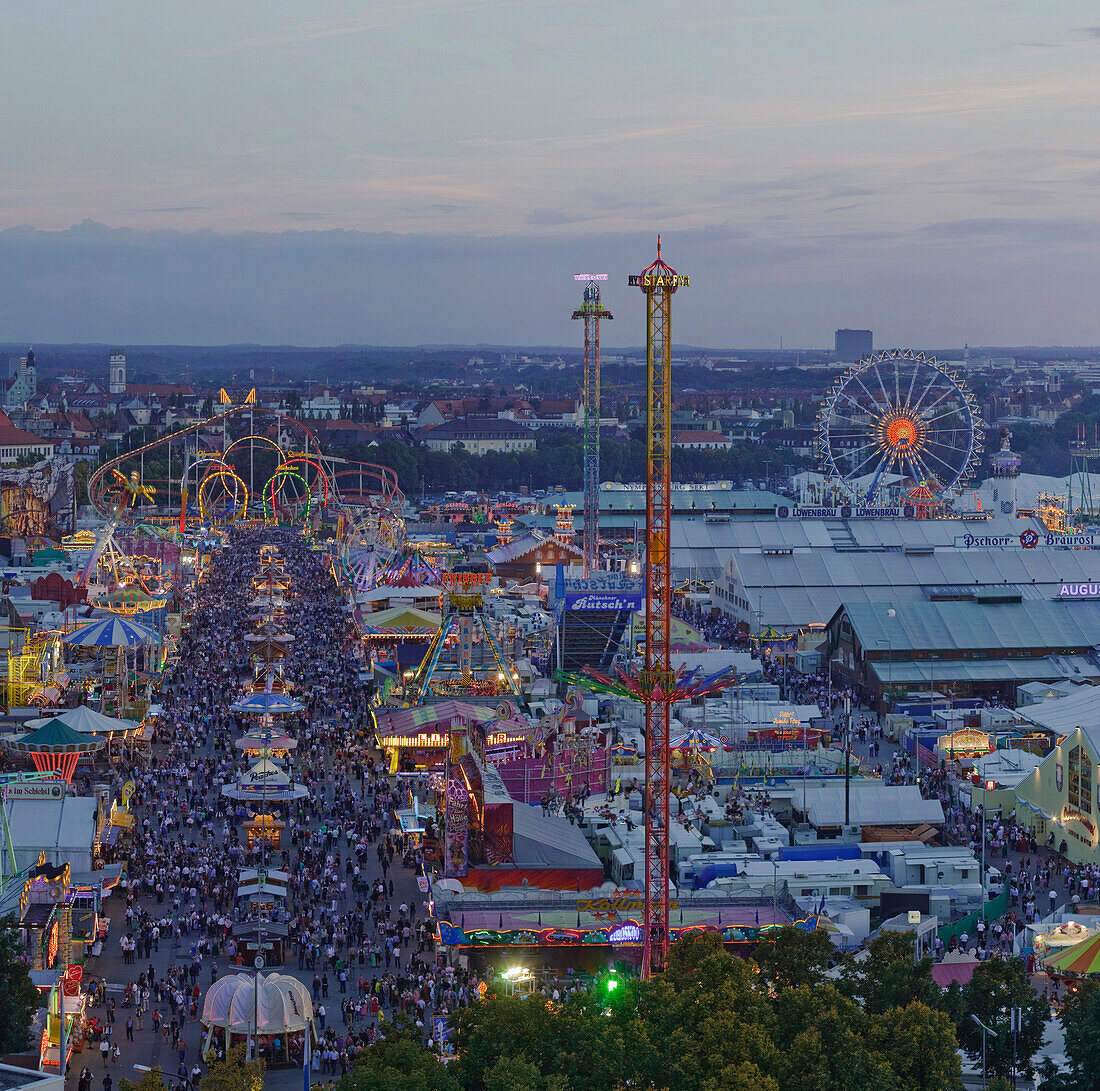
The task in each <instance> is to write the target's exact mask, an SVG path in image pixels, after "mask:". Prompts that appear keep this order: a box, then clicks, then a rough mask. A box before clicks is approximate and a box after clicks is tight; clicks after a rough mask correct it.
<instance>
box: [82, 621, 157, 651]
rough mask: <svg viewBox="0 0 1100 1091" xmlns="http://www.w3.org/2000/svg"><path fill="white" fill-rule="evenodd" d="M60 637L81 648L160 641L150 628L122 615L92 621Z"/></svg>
mask: <svg viewBox="0 0 1100 1091" xmlns="http://www.w3.org/2000/svg"><path fill="white" fill-rule="evenodd" d="M62 639H63V640H64V642H65V643H66V644H72V645H73V646H74V647H81V648H133V647H136V646H137V645H140V644H157V643H159V642H160V637H159V636H158V635H157V634H156V633H155V632H154V631H153V630H152V629H150V628H147V627H146V626H145V625H139V624H138V623H137V622H136V621H130V620H129V619H127V618H123V617H106V618H103V619H102V620H100V621H93V622H92V623H91V624H90V625H82V626H81V627H80V628H79V629H77V630H76V631H75V632H71V633H69V634H68V636H65V637H62Z"/></svg>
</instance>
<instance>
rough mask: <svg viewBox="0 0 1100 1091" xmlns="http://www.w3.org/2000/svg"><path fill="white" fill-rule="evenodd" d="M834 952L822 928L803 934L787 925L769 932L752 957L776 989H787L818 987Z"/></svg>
mask: <svg viewBox="0 0 1100 1091" xmlns="http://www.w3.org/2000/svg"><path fill="white" fill-rule="evenodd" d="M835 951H836V948H834V947H833V941H832V940H831V939H829V934H828V933H827V932H826V931H824V930H823V929H822V930H818V929H815V930H814V931H812V932H804V931H803V930H802V929H801V928H794V927H791V926H788V927H786V928H779V929H775V930H773V931H771V932H770V933H769V938H768V939H767V941H766V942H764V943H761V944H759V945H758V946H757V948H756V950H755V951H754V952H753V956H752V957H753V961H754V962H755V963H756V965H757V966H759V967H760V972H761V973H762V974H763V975H764V977H765V978H766V979H767V980H768V981H770V982H771V983H772V984H773V985H774V986H775V988H776V989H789V988H797V987H799V986H802V985H807V986H813V985H820V984H821V983H822V982H823V981H824V980H825V971H826V970H827V969H828V968H829V962H830V960H831V959H832V957H833V955H834V953H835Z"/></svg>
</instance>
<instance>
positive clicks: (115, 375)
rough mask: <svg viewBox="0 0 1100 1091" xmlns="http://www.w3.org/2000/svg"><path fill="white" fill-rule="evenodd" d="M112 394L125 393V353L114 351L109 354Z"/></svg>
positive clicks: (119, 350)
mask: <svg viewBox="0 0 1100 1091" xmlns="http://www.w3.org/2000/svg"><path fill="white" fill-rule="evenodd" d="M108 389H109V390H110V392H111V393H112V394H125V393H126V353H124V352H123V351H122V349H115V350H114V351H113V352H112V353H111V368H110V386H109V387H108Z"/></svg>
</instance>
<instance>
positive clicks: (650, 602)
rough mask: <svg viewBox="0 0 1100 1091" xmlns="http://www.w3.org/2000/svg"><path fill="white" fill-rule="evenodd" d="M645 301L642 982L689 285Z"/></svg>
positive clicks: (659, 810) (642, 282)
mask: <svg viewBox="0 0 1100 1091" xmlns="http://www.w3.org/2000/svg"><path fill="white" fill-rule="evenodd" d="M628 283H629V285H630V286H631V287H632V288H640V289H641V290H642V292H643V293H644V294H645V297H646V391H647V396H646V555H645V599H646V603H645V605H646V613H645V666H644V667H643V669H642V671H641V676H640V679H639V681H640V682H641V688H642V690H643V692H644V694H645V783H646V789H645V873H646V887H645V938H644V947H643V952H642V977H643V978H649V977H651V976H652V975H653V974H654V973H657V972H660V971H661V970H663V969H664V968H665V965H666V963H667V960H668V944H669V935H668V917H669V894H668V885H669V874H668V870H669V864H668V858H669V787H670V779H671V773H672V767H671V760H672V751H671V749H670V747H669V718H670V712H671V705H672V697H673V693H674V691H675V689H676V674H675V672H674V671H673V670H672V659H671V646H670V637H671V633H672V573H671V552H670V535H671V530H672V297H673V295H674V294H675V292H676V290H677V289H678V288H686V287H688V285H689V283H690V282H689V280H688V278H687V277H686V276H682V275H681V274H679V273H677V272H676V270H675V269H673V268H672V267H671V266H670V265H667V264H666V263H665V262H664V261H663V260H662V258H661V236H660V235H658V236H657V260H656V261H655V262H653V264H652V265H650V266H649V267H648V268H646V269H644V270H643V271H642V272H641V273H640V274H638V275H637V276H631V277H630V278H629V281H628Z"/></svg>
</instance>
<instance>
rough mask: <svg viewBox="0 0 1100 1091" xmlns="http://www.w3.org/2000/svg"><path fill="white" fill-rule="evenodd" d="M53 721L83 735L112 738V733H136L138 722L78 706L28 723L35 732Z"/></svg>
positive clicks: (29, 727)
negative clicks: (58, 721)
mask: <svg viewBox="0 0 1100 1091" xmlns="http://www.w3.org/2000/svg"><path fill="white" fill-rule="evenodd" d="M51 720H60V721H61V722H62V723H63V724H64V725H65V726H66V727H70V728H72V729H73V731H79V732H80V733H81V734H82V735H104V736H107V737H110V735H111V734H112V732H114V733H117V732H121V731H136V730H137V728H138V726H139V725H138V723H137V721H136V720H117V719H115V717H114V716H104V715H103V713H102V712H96V711H95V709H93V708H89V707H88V706H87V705H78V706H77V707H76V708H66V709H60V710H58V711H57V712H56V713H52V714H51V715H49V716H43V717H41V718H40V719H37V720H31V721H30V722H29V723H27V725H26V726H27V728H28V729H29V730H31V731H34V730H35V729H36V728H39V727H45V726H46V724H48V723H49V722H50V721H51Z"/></svg>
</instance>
